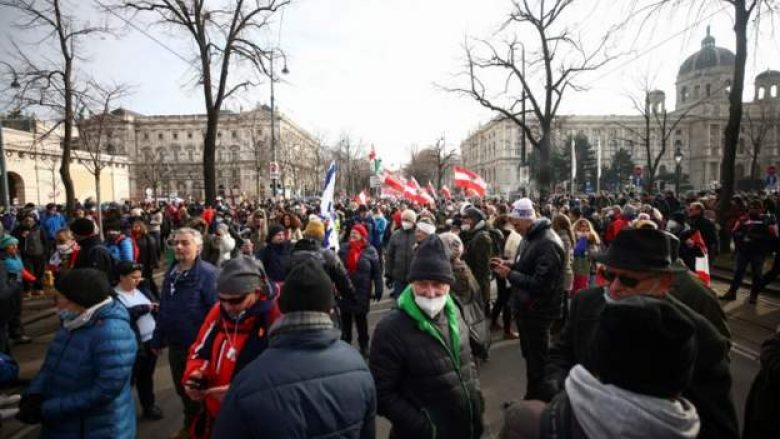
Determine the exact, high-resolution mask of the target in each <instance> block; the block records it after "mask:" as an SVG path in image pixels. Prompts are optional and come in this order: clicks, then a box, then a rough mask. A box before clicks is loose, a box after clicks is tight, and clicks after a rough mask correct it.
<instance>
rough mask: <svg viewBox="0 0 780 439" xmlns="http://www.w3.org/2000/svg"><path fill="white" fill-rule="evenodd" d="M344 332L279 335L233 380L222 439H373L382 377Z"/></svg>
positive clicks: (220, 423)
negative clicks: (373, 371)
mask: <svg viewBox="0 0 780 439" xmlns="http://www.w3.org/2000/svg"><path fill="white" fill-rule="evenodd" d="M340 337H341V333H340V331H338V330H336V329H328V330H318V331H301V332H295V333H286V334H279V335H277V336H274V335H273V334H272V338H271V345H270V347H269V348H268V349H266V351H265V352H263V353H262V354H261V355H260V356H259V357H258V358H256V359H255V360H254V361H253V362H252V363H250V364H249V365H248V366H247V367H245V368H244V370H242V371H241V372H240V373H239V374H238V375H237V376H236V378H235V379H234V380H233V384H231V386H230V391H228V394H227V396H226V398H225V402H224V403H223V404H222V409H221V410H220V412H219V417H218V418H217V422H216V425H215V428H214V435H213V438H214V439H228V438H229V439H239V438H258V437H262V438H265V439H277V438H278V439H296V438H315V437H316V438H319V437H322V438H324V437H328V438H341V439H347V438H373V437H374V434H375V431H374V422H375V421H374V417H375V415H376V391H375V389H374V379H373V378H372V377H371V373H370V372H369V371H368V368H367V367H366V363H365V361H364V360H363V358H361V357H360V354H358V352H357V351H356V350H355V349H354V348H352V347H351V346H350V345H348V344H346V343H345V342H343V341H341V340H339V339H340Z"/></svg>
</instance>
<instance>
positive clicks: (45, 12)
mask: <svg viewBox="0 0 780 439" xmlns="http://www.w3.org/2000/svg"><path fill="white" fill-rule="evenodd" d="M75 3H76V2H75V1H73V2H69V1H67V0H0V9H5V10H9V11H14V12H16V13H18V14H19V15H20V17H21V19H20V21H19V22H18V23H17V25H16V26H17V28H18V29H19V30H20V31H22V32H25V33H35V35H36V36H37V35H38V33H39V32H40V33H41V34H42V35H43V37H42V38H41V39H39V40H37V41H35V42H34V43H32V44H29V45H22V44H20V43H17V42H15V41H13V40H12V45H13V47H14V49H15V54H14V56H15V58H16V64H17V67H16V69H15V71H14V72H12V74H13V76H14V77H15V78H18V81H19V83H20V84H19V85H20V87H19V88H18V89H17V90H16V91H15V93H14V96H13V99H14V100H15V101H16V102H17V103H18V105H19V106H20V107H22V108H27V107H41V108H43V109H45V110H47V111H48V112H51V113H52V114H53V115H54V117H55V118H57V123H56V124H55V125H54V126H53V127H52V128H51V131H54V130H55V129H57V128H59V127H60V126H62V127H63V137H62V142H61V143H62V154H61V160H60V169H59V172H60V177H61V178H62V183H63V185H64V186H65V200H66V201H65V204H66V210H67V211H68V212H73V208H74V207H75V200H76V194H75V190H74V187H73V180H72V179H71V176H70V161H71V151H72V150H73V137H74V133H73V128H74V125H75V123H76V122H75V115H76V107H75V101H76V99H77V98H76V94H77V93H79V88H80V87H81V86H83V84H81V85H80V84H79V81H78V78H77V71H78V63H79V62H80V61H83V60H84V58H83V52H84V50H83V45H82V42H83V40H84V38H85V37H87V36H89V35H91V34H95V33H105V32H108V29H107V27H106V26H101V25H92V24H90V23H89V22H87V21H84V22H82V21H79V20H78V19H77V18H76V16H75V15H73V14H72V11H74V10H75V9H76V7H75ZM50 43H53V44H50ZM42 47H46V48H48V47H51V48H52V50H53V52H54V56H49V54H47V53H46V51H45V50H41V48H42Z"/></svg>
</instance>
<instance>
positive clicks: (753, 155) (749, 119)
mask: <svg viewBox="0 0 780 439" xmlns="http://www.w3.org/2000/svg"><path fill="white" fill-rule="evenodd" d="M758 111H759V114H757V115H754V114H750V111H746V112H745V122H746V128H747V135H748V137H749V138H750V178H751V179H752V180H755V179H757V178H759V172H760V169H759V166H758V156H759V155H760V154H761V148H762V146H763V145H764V142H765V141H766V137H767V135H769V133H770V132H771V131H772V127H775V126H777V124H778V122H780V119H778V117H777V115H775V112H774V111H773V108H772V107H771V106H769V105H766V103H765V102H760V103H759V105H758Z"/></svg>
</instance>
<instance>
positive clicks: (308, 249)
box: [287, 238, 355, 297]
mask: <svg viewBox="0 0 780 439" xmlns="http://www.w3.org/2000/svg"><path fill="white" fill-rule="evenodd" d="M309 259H315V260H317V261H318V262H319V263H321V264H322V268H323V269H324V270H325V272H326V273H328V277H330V280H331V281H333V284H334V285H336V291H337V292H338V295H339V296H340V297H352V296H354V295H355V287H354V286H353V285H352V282H351V281H350V280H349V274H347V269H346V268H344V264H342V263H341V260H340V259H339V258H338V256H336V254H335V253H333V250H331V249H328V248H322V242H321V241H318V240H315V239H311V238H303V239H301V240H299V241H298V242H296V243H295V245H293V248H292V253H291V254H290V264H289V265H288V267H287V271H288V272H289V271H290V270H291V269H292V268H293V267H295V266H296V265H298V264H300V263H301V262H304V261H307V260H309Z"/></svg>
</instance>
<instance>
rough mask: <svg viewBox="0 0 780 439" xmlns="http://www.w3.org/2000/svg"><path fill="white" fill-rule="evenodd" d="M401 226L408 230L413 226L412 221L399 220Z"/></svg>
mask: <svg viewBox="0 0 780 439" xmlns="http://www.w3.org/2000/svg"><path fill="white" fill-rule="evenodd" d="M401 227H402V228H403V229H404V230H409V229H411V228H412V227H414V223H413V222H410V221H401Z"/></svg>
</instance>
